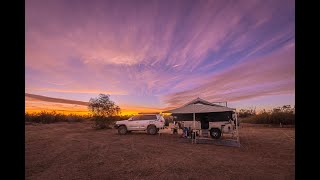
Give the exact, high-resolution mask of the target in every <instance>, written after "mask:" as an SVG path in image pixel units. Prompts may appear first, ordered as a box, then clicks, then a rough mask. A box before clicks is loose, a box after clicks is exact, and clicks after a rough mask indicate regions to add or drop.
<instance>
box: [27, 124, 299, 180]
mask: <svg viewBox="0 0 320 180" xmlns="http://www.w3.org/2000/svg"><path fill="white" fill-rule="evenodd" d="M90 123H91V122H78V123H54V124H31V125H26V126H25V178H26V179H259V180H262V179H295V129H294V128H276V127H265V126H258V125H250V124H241V128H240V143H241V147H240V148H238V147H227V146H217V145H213V144H191V143H184V142H181V141H179V135H173V134H167V133H161V135H160V136H159V135H147V134H145V133H143V132H141V133H137V132H133V133H130V134H127V135H118V134H117V130H115V129H108V130H94V129H92V128H91V125H90Z"/></svg>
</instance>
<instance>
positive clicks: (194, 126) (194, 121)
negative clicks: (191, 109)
mask: <svg viewBox="0 0 320 180" xmlns="http://www.w3.org/2000/svg"><path fill="white" fill-rule="evenodd" d="M195 128H196V114H195V113H193V129H195Z"/></svg>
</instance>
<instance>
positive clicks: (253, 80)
mask: <svg viewBox="0 0 320 180" xmlns="http://www.w3.org/2000/svg"><path fill="white" fill-rule="evenodd" d="M25 21H26V23H25V35H26V39H25V42H26V44H25V52H26V54H25V72H26V73H25V84H26V85H25V92H26V95H25V107H26V109H25V111H26V112H40V111H52V110H56V111H57V112H61V113H76V114H87V113H88V109H87V103H88V102H89V100H90V98H95V97H97V96H98V94H100V93H103V94H110V98H111V100H113V101H114V102H115V103H116V104H117V105H119V106H120V108H121V109H122V114H123V115H127V114H136V113H138V112H154V111H157V112H161V111H164V110H168V109H170V108H176V107H179V106H181V105H183V104H185V103H187V102H189V101H191V100H193V99H195V98H197V97H200V98H202V99H204V100H207V101H210V102H217V101H227V102H228V106H229V107H233V108H237V109H241V108H253V107H256V108H257V110H261V109H267V110H268V109H271V108H273V107H277V106H282V105H291V106H292V107H293V106H294V104H295V4H294V1H293V0H270V1H264V0H239V1H228V0H227V1H225V0H208V1H207V0H105V1H99V0H92V1H85V0H77V1H72V0H26V17H25Z"/></svg>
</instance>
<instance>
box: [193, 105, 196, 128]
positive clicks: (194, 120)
mask: <svg viewBox="0 0 320 180" xmlns="http://www.w3.org/2000/svg"><path fill="white" fill-rule="evenodd" d="M192 107H193V129H195V128H196V113H195V112H194V104H193V106H192Z"/></svg>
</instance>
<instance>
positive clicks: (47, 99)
mask: <svg viewBox="0 0 320 180" xmlns="http://www.w3.org/2000/svg"><path fill="white" fill-rule="evenodd" d="M25 97H27V98H31V99H35V100H38V101H44V102H54V103H63V104H74V105H82V106H88V104H89V103H88V102H83V101H76V100H70V99H61V98H52V97H47V96H40V95H36V94H28V93H25Z"/></svg>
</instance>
